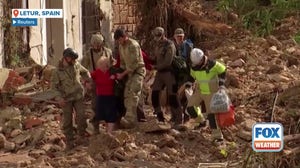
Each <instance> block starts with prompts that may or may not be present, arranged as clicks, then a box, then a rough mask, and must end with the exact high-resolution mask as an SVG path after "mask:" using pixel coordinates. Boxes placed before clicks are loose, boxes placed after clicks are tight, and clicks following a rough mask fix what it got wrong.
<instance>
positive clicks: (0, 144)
mask: <svg viewBox="0 0 300 168" xmlns="http://www.w3.org/2000/svg"><path fill="white" fill-rule="evenodd" d="M5 142H6V137H5V136H4V135H3V134H0V149H2V148H4V144H5Z"/></svg>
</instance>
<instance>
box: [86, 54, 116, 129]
mask: <svg viewBox="0 0 300 168" xmlns="http://www.w3.org/2000/svg"><path fill="white" fill-rule="evenodd" d="M111 68H112V66H111V64H110V60H109V58H107V57H100V58H99V59H98V61H97V68H96V70H95V71H93V72H92V73H91V76H92V78H93V80H94V82H95V84H96V92H97V99H96V115H95V119H94V120H95V121H96V122H99V121H101V120H104V121H105V122H106V131H107V132H108V133H111V132H112V131H113V130H114V129H115V123H116V121H117V119H118V114H119V109H118V108H117V97H116V96H115V95H114V82H115V78H116V77H115V75H114V74H112V72H111Z"/></svg>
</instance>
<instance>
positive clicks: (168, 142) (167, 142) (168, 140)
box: [156, 136, 179, 148]
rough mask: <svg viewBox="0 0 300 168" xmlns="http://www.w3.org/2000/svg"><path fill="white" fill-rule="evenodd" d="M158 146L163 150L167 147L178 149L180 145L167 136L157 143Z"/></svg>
mask: <svg viewBox="0 0 300 168" xmlns="http://www.w3.org/2000/svg"><path fill="white" fill-rule="evenodd" d="M156 146H158V147H159V148H163V147H165V146H167V147H170V148H176V147H178V146H179V143H178V141H176V140H175V138H174V137H171V136H166V137H164V138H162V139H161V140H159V141H158V142H157V143H156Z"/></svg>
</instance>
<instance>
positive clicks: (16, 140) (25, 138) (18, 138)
mask: <svg viewBox="0 0 300 168" xmlns="http://www.w3.org/2000/svg"><path fill="white" fill-rule="evenodd" d="M30 138H31V135H30V134H29V133H28V132H23V134H20V135H18V136H16V137H15V138H13V139H12V141H13V142H14V143H16V144H18V145H20V144H22V143H24V142H27V141H29V140H30Z"/></svg>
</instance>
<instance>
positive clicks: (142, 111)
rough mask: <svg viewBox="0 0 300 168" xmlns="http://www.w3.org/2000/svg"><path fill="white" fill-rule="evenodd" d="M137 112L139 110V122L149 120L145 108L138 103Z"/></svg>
mask: <svg viewBox="0 0 300 168" xmlns="http://www.w3.org/2000/svg"><path fill="white" fill-rule="evenodd" d="M136 112H137V113H136V114H137V119H138V122H146V121H147V120H146V116H145V112H144V110H143V108H142V107H141V106H140V105H138V107H137V111H136Z"/></svg>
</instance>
